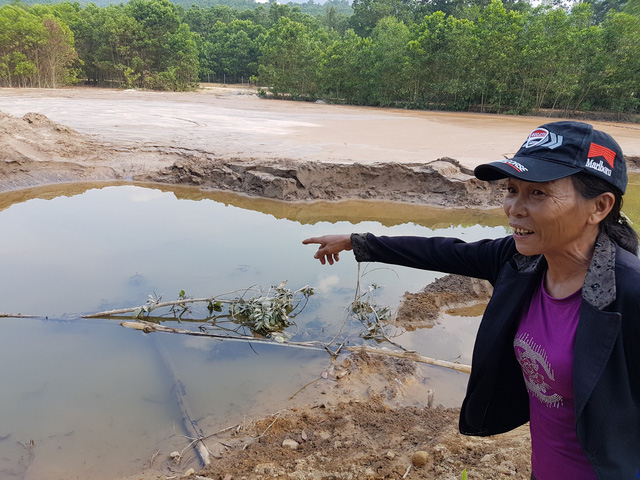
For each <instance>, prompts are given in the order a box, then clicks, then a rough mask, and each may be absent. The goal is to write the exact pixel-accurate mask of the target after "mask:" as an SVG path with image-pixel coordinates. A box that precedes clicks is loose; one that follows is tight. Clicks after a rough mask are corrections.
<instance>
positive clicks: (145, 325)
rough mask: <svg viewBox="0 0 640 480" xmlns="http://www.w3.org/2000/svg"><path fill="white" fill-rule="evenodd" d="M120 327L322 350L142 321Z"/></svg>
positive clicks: (319, 345) (316, 346)
mask: <svg viewBox="0 0 640 480" xmlns="http://www.w3.org/2000/svg"><path fill="white" fill-rule="evenodd" d="M120 325H122V326H123V327H127V328H133V329H135V330H142V331H143V332H145V333H151V332H166V333H177V334H180V335H191V336H195V337H208V338H216V339H219V340H228V341H232V342H251V343H263V344H267V345H280V346H282V347H295V348H306V349H310V350H324V349H325V347H324V344H322V343H320V342H277V341H275V340H270V339H268V338H260V337H251V336H248V335H233V336H231V335H219V334H216V333H207V332H200V331H193V330H186V329H183V328H174V327H167V326H166V325H158V324H155V323H151V322H146V321H144V320H137V321H133V322H120Z"/></svg>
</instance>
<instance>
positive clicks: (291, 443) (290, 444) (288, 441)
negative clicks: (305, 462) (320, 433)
mask: <svg viewBox="0 0 640 480" xmlns="http://www.w3.org/2000/svg"><path fill="white" fill-rule="evenodd" d="M299 445H300V444H299V443H298V442H296V441H295V440H291V439H290V438H287V439H285V441H284V442H282V446H283V447H286V448H290V449H291V450H297V449H298V446H299Z"/></svg>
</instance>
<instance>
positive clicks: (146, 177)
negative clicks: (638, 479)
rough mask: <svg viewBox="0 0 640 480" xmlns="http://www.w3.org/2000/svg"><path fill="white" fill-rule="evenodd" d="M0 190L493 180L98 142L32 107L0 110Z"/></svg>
mask: <svg viewBox="0 0 640 480" xmlns="http://www.w3.org/2000/svg"><path fill="white" fill-rule="evenodd" d="M0 160H1V161H2V162H1V163H0V172H1V173H2V174H3V175H2V180H0V191H9V190H18V189H22V188H28V187H34V186H39V185H46V184H53V183H70V182H88V181H134V182H157V183H164V184H170V185H188V186H194V187H199V188H202V189H215V190H223V191H233V192H236V193H243V194H246V195H250V196H257V197H262V198H270V199H276V200H284V201H296V202H300V201H313V200H345V199H377V200H391V201H399V202H409V203H422V204H429V205H436V206H443V207H460V206H474V207H480V208H482V207H492V206H496V205H498V204H499V203H500V192H499V191H498V189H496V188H495V186H491V185H489V184H488V183H486V182H481V181H479V180H477V179H476V178H474V177H473V174H472V173H473V172H472V171H471V170H470V169H468V168H465V167H464V166H462V165H460V164H459V162H457V161H456V160H454V159H450V158H443V159H440V160H437V161H434V162H430V163H425V164H414V163H412V164H403V163H377V164H367V165H363V164H356V163H323V162H322V163H321V162H301V161H296V160H291V159H287V158H271V159H266V160H263V159H255V158H218V157H217V156H216V154H215V153H214V152H204V151H193V150H187V149H183V148H167V147H160V146H158V147H150V146H144V147H137V146H114V145H109V144H105V143H101V142H99V141H97V140H96V139H94V138H92V137H90V136H88V135H83V134H81V133H79V132H77V131H75V130H73V129H71V128H69V127H67V126H64V125H60V124H57V123H55V122H52V121H51V120H49V119H48V118H47V117H45V116H44V115H41V114H37V113H29V114H27V115H24V116H23V117H22V118H17V117H13V116H11V115H8V114H0Z"/></svg>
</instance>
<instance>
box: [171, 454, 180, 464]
mask: <svg viewBox="0 0 640 480" xmlns="http://www.w3.org/2000/svg"><path fill="white" fill-rule="evenodd" d="M169 458H171V460H173V463H176V464H178V463H180V459H181V458H182V455H180V452H171V453H170V454H169Z"/></svg>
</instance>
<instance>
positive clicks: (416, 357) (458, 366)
mask: <svg viewBox="0 0 640 480" xmlns="http://www.w3.org/2000/svg"><path fill="white" fill-rule="evenodd" d="M347 350H349V351H350V352H365V353H369V354H372V355H386V356H388V357H395V358H406V359H408V360H413V361H414V362H419V363H428V364H429V365H435V366H438V367H445V368H450V369H452V370H456V371H458V372H463V373H471V365H464V364H462V363H455V362H448V361H446V360H438V359H437V358H431V357H424V356H422V355H420V354H418V353H416V352H397V351H394V350H383V349H381V348H375V347H367V346H361V347H347Z"/></svg>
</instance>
